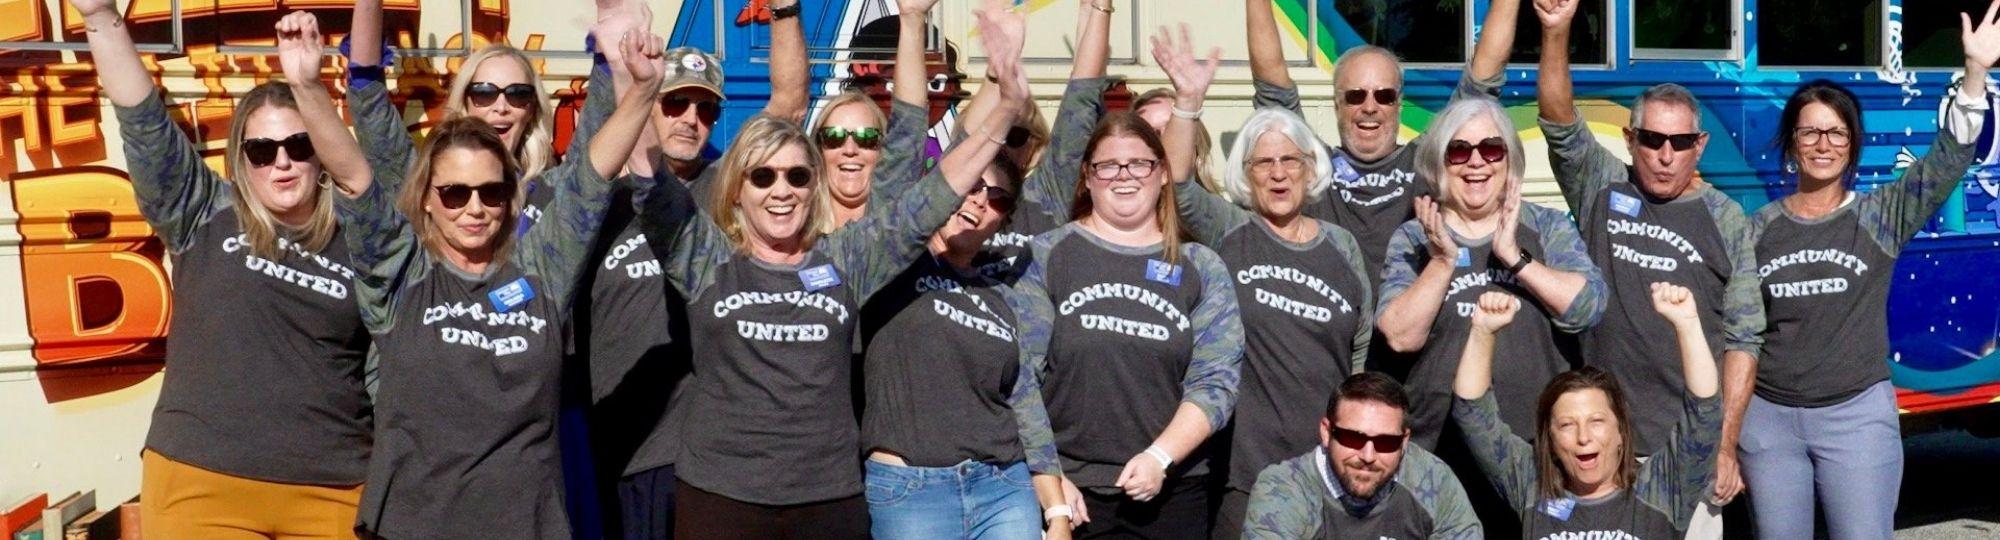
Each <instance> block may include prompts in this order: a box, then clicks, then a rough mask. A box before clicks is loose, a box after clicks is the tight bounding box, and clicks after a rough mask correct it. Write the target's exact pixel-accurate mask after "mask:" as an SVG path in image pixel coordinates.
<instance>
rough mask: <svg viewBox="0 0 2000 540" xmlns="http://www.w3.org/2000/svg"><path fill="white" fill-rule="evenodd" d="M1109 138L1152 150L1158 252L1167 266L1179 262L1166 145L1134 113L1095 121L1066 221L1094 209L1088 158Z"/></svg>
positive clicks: (1177, 217) (1178, 231)
mask: <svg viewBox="0 0 2000 540" xmlns="http://www.w3.org/2000/svg"><path fill="white" fill-rule="evenodd" d="M1112 137H1137V138H1139V140H1140V141H1143V142H1145V143H1146V148H1149V149H1151V150H1152V151H1153V157H1154V159H1158V160H1159V161H1160V166H1159V167H1157V168H1155V169H1154V172H1155V174H1158V175H1160V177H1161V179H1162V181H1161V182H1160V199H1159V200H1158V201H1156V202H1155V203H1154V204H1153V215H1154V218H1155V219H1157V220H1158V222H1159V224H1160V237H1161V243H1162V246H1161V247H1162V251H1165V252H1166V253H1165V254H1164V256H1165V258H1166V262H1167V264H1175V263H1177V262H1179V261H1178V259H1179V258H1180V251H1181V241H1182V238H1181V233H1182V231H1181V214H1180V210H1179V207H1178V206H1176V203H1175V202H1174V201H1175V199H1174V184H1175V183H1176V182H1174V181H1173V180H1172V179H1168V178H1166V177H1167V176H1168V174H1167V172H1166V171H1167V146H1166V144H1165V143H1161V142H1160V134H1159V133H1158V132H1155V131H1153V126H1150V125H1147V124H1146V120H1145V119H1143V118H1139V115H1137V114H1133V113H1129V112H1115V113H1111V114H1108V115H1105V116H1104V119H1103V120H1099V121H1098V122H1097V128H1096V129H1093V130H1091V132H1090V142H1089V143H1087V144H1086V145H1085V146H1084V148H1085V149H1086V150H1085V151H1086V152H1087V153H1086V154H1084V158H1083V167H1081V168H1080V169H1081V170H1079V171H1077V176H1076V198H1075V200H1076V202H1075V203H1074V204H1072V205H1071V206H1070V209H1069V218H1070V220H1072V221H1074V220H1078V219H1083V217H1084V216H1087V215H1090V213H1091V212H1092V211H1094V210H1096V206H1095V204H1094V203H1092V202H1091V200H1090V180H1091V172H1090V164H1091V163H1092V158H1093V157H1096V155H1097V145H1098V143H1100V142H1103V141H1104V140H1105V139H1109V138H1112Z"/></svg>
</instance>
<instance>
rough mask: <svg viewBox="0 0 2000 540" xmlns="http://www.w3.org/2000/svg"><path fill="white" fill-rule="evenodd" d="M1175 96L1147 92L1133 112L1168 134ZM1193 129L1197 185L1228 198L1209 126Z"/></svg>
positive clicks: (1168, 92) (1164, 90)
mask: <svg viewBox="0 0 2000 540" xmlns="http://www.w3.org/2000/svg"><path fill="white" fill-rule="evenodd" d="M1174 95H1175V93H1174V89H1172V88H1154V89H1152V90H1147V91H1145V93H1142V94H1139V97H1135V98H1132V112H1133V113H1135V114H1138V115H1139V117H1140V118H1144V119H1146V125H1149V126H1153V131H1158V132H1160V133H1166V132H1167V121H1168V120H1170V119H1172V118H1173V110H1174V107H1175V106H1177V105H1178V102H1176V101H1175V99H1174ZM1194 128H1195V129H1194V141H1195V146H1194V175H1195V181H1196V182H1197V183H1199V184H1201V187H1202V188H1203V189H1207V190H1208V192H1209V193H1215V194H1223V195H1225V196H1226V194H1227V193H1228V192H1227V191H1226V190H1224V189H1222V184H1220V183H1219V182H1221V179H1220V178H1216V176H1215V171H1214V166H1213V164H1212V163H1211V157H1210V156H1209V153H1210V152H1212V151H1213V149H1212V148H1211V147H1212V146H1214V145H1215V139H1214V137H1213V136H1211V135H1210V134H1209V133H1208V124H1206V123H1203V122H1202V121H1201V120H1195V121H1194ZM1314 144H1319V142H1318V139H1314ZM1329 164H1331V162H1329Z"/></svg>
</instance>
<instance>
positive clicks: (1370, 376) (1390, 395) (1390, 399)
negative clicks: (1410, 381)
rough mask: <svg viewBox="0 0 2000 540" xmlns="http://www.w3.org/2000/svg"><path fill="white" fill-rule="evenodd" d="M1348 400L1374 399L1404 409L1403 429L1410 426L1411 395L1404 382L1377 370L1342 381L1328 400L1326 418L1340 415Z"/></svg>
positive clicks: (1397, 408) (1329, 418)
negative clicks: (1341, 406)
mask: <svg viewBox="0 0 2000 540" xmlns="http://www.w3.org/2000/svg"><path fill="white" fill-rule="evenodd" d="M1347 401H1356V402H1362V401H1373V402H1376V403H1381V404H1383V405H1388V406H1390V407H1395V408H1396V410H1399V411H1404V413H1405V414H1404V415H1403V429H1409V428H1410V415H1409V414H1408V411H1409V410H1410V395H1409V394H1408V393H1405V392H1404V391H1403V383H1399V382H1396V379H1392V378H1389V376H1388V375H1383V374H1382V373H1381V372H1377V371H1363V372H1361V373H1356V374H1353V375H1350V376H1348V377H1347V380H1345V381H1341V382H1340V389H1338V390H1335V391H1334V392H1333V397H1331V398H1328V399H1327V400H1326V419H1327V420H1333V419H1334V417H1335V416H1338V413H1339V411H1340V404H1341V403H1342V402H1347Z"/></svg>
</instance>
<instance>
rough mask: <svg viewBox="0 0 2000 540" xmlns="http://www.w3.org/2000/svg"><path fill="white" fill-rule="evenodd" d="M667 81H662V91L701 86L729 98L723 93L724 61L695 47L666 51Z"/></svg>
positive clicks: (665, 74) (719, 95)
mask: <svg viewBox="0 0 2000 540" xmlns="http://www.w3.org/2000/svg"><path fill="white" fill-rule="evenodd" d="M666 63H667V65H666V73H663V74H662V76H664V77H665V78H666V81H665V82H662V83H660V92H661V93H666V92H672V91H675V90H679V89H682V88H690V87H695V88H701V89H703V90H707V91H709V92H711V93H714V94H715V97H718V98H724V99H727V98H728V96H727V95H725V94H723V93H722V63H720V62H716V61H715V57H713V56H709V55H708V53H705V52H702V50H701V49H696V48H694V47H675V48H673V49H670V50H668V51H667V53H666Z"/></svg>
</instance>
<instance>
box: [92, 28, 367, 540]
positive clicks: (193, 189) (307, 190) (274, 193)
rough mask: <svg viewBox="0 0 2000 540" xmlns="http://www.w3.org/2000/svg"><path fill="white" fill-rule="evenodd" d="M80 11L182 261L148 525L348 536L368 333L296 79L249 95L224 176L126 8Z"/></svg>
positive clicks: (128, 145) (152, 531)
mask: <svg viewBox="0 0 2000 540" xmlns="http://www.w3.org/2000/svg"><path fill="white" fill-rule="evenodd" d="M70 5H72V6H74V7H75V8H76V10H77V12H78V13H79V14H81V15H82V16H83V24H84V30H86V32H85V34H84V35H85V37H86V38H87V39H89V41H90V50H91V57H92V59H93V62H94V63H95V64H96V68H97V75H98V80H99V84H101V85H102V87H103V89H104V95H105V97H106V98H108V99H109V100H110V102H111V105H112V106H113V108H114V109H115V110H116V112H117V115H118V126H119V131H120V132H121V134H122V137H123V139H124V145H125V159H126V163H127V166H128V168H129V169H128V170H129V171H130V173H131V178H132V187H133V190H134V191H135V192H136V194H137V196H138V199H139V207H140V210H141V212H142V213H144V214H145V216H146V221H147V223H148V224H150V225H152V227H153V229H154V230H155V231H156V232H157V234H158V235H159V236H160V239H161V240H162V241H163V242H164V244H165V246H166V248H167V251H168V253H169V254H170V255H171V256H172V258H173V261H174V265H173V273H174V275H173V278H174V280H173V283H174V287H173V295H174V296H173V301H174V305H175V312H176V313H177V314H179V316H177V317H175V318H174V321H173V325H174V332H173V334H172V335H170V336H168V337H167V353H166V362H167V369H166V372H165V373H166V374H165V379H166V380H165V382H164V383H163V384H162V387H161V389H160V399H159V403H158V405H157V406H156V407H155V408H154V411H153V417H152V423H151V427H150V428H148V430H147V433H146V441H145V452H144V453H143V455H142V457H141V462H142V469H143V472H142V475H141V478H140V483H139V491H140V493H141V494H142V495H143V497H142V498H141V501H142V502H141V505H140V506H141V508H140V513H141V515H143V516H144V519H143V525H142V526H143V528H144V533H145V534H148V535H153V536H155V537H158V538H212V537H218V536H224V535H232V534H238V535H240V534H244V533H246V532H248V533H255V534H261V535H269V536H289V535H295V536H315V537H326V538H340V537H350V538H351V537H352V536H353V524H354V517H355V513H356V507H357V504H358V501H359V500H360V498H361V489H362V488H361V484H362V481H363V479H364V478H365V476H366V468H367V463H368V457H369V446H370V438H371V425H370V424H371V420H372V418H371V414H370V407H369V395H368V392H367V390H366V387H365V383H364V382H363V375H362V372H363V363H364V358H365V356H366V354H367V351H368V346H369V341H368V335H367V333H366V332H365V331H364V329H363V328H362V321H361V317H360V313H359V311H358V309H357V307H356V299H355V298H356V295H355V294H354V288H355V287H354V285H353V283H354V279H355V276H356V273H355V271H354V270H353V268H355V265H353V263H352V262H351V258H350V256H349V253H348V249H347V246H346V244H344V243H341V242H339V241H338V240H339V236H340V233H341V228H340V227H339V224H338V222H337V220H336V217H335V212H334V199H335V198H337V197H336V196H335V195H334V194H333V193H332V189H331V188H330V187H329V186H331V184H332V181H333V180H334V179H333V178H331V177H330V175H329V173H328V170H327V169H323V168H322V166H321V162H320V159H319V158H318V156H317V154H318V152H316V147H317V146H319V145H321V144H323V143H324V141H322V140H321V139H320V138H318V137H314V136H311V135H309V134H308V133H307V132H308V129H307V128H308V124H309V123H310V122H309V121H308V120H307V119H306V118H305V117H304V116H302V114H301V111H300V110H299V108H300V106H299V104H298V102H297V99H296V98H295V93H296V90H297V89H296V87H294V86H288V85H286V84H285V83H283V82H270V83H265V84H261V85H258V86H257V87H255V88H253V89H251V90H250V91H249V92H247V93H245V94H243V95H242V97H241V98H240V99H239V100H238V101H237V102H236V115H235V118H234V119H233V120H232V121H231V122H230V127H229V143H228V146H227V149H226V151H225V153H224V156H225V163H226V164H227V168H226V169H225V170H224V171H222V172H221V173H218V172H217V171H215V170H213V169H210V168H209V167H208V166H207V165H206V164H204V163H203V159H202V156H201V154H200V149H199V147H198V146H196V145H195V144H194V143H193V142H191V141H189V140H188V139H187V137H186V136H185V135H183V134H182V133H181V131H180V129H179V128H178V127H176V126H175V125H174V122H173V120H172V119H171V118H170V116H169V114H168V110H167V107H166V105H165V103H164V102H163V101H162V99H161V96H160V89H159V88H157V87H155V86H153V83H152V76H151V75H149V74H148V73H147V71H146V68H145V66H144V64H143V63H142V62H141V60H140V56H139V53H138V51H137V50H136V48H135V47H134V46H133V43H132V36H131V34H130V33H129V32H128V31H127V29H126V27H125V21H124V18H123V15H122V14H121V13H119V11H118V9H117V3H116V2H115V1H113V0H73V1H71V2H70ZM317 66H318V64H317V62H315V63H314V68H315V70H316V68H317ZM336 125H338V124H337V123H336ZM300 419H312V420H311V421H300Z"/></svg>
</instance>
